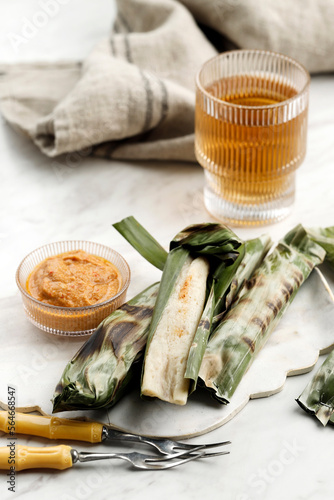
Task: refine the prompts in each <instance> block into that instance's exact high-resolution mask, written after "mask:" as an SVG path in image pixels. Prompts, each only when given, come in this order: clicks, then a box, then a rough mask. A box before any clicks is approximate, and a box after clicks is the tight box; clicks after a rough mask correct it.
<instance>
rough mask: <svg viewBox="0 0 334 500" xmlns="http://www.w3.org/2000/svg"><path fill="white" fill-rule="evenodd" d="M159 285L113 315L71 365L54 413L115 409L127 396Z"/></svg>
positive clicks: (58, 391)
mask: <svg viewBox="0 0 334 500" xmlns="http://www.w3.org/2000/svg"><path fill="white" fill-rule="evenodd" d="M158 289H159V283H156V284H154V285H151V286H150V287H149V288H147V289H146V290H144V291H143V292H141V293H139V294H138V295H137V296H136V297H134V298H133V299H131V300H130V301H129V302H127V303H126V304H123V305H122V306H121V307H120V308H119V309H117V310H116V311H114V312H113V313H111V314H110V315H109V316H108V317H107V318H106V319H105V320H104V321H102V323H101V324H100V325H99V326H98V327H97V329H96V331H95V332H94V334H93V335H92V336H91V337H90V338H89V339H88V340H87V342H85V344H83V346H82V347H81V349H80V350H79V351H78V352H77V354H76V355H75V356H74V357H73V359H72V360H71V361H70V362H69V363H68V364H67V366H66V367H65V370H64V372H63V374H62V377H61V380H60V382H59V383H58V385H57V387H56V391H55V394H54V402H53V411H54V412H59V411H67V410H86V409H97V408H104V407H110V406H113V405H114V404H115V403H116V402H117V401H118V399H119V398H120V397H121V396H122V395H123V394H124V392H125V390H126V389H127V387H128V384H129V383H130V382H131V379H132V376H133V375H134V373H136V370H135V367H136V361H137V360H138V359H139V358H140V357H141V356H142V354H143V352H144V349H145V344H146V340H147V335H148V331H149V325H150V322H151V318H152V313H153V307H154V304H155V301H156V298H157V294H158Z"/></svg>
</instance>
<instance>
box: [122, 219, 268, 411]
mask: <svg viewBox="0 0 334 500" xmlns="http://www.w3.org/2000/svg"><path fill="white" fill-rule="evenodd" d="M114 227H115V228H116V229H117V230H118V231H119V232H120V233H121V234H122V235H123V236H124V237H125V238H126V239H127V240H128V241H129V243H131V244H132V246H133V247H134V248H135V249H136V250H138V251H139V253H141V254H142V255H143V256H144V257H145V258H146V259H147V260H149V262H151V263H152V264H154V265H156V267H158V268H159V269H161V268H162V266H161V263H162V259H161V256H162V252H161V248H162V247H160V245H159V244H157V242H156V240H154V239H153V238H152V241H151V244H149V243H150V242H149V240H148V233H147V231H146V230H145V229H144V228H142V227H141V226H140V224H139V223H138V222H137V221H136V220H135V219H134V218H133V217H128V218H127V219H124V220H123V221H121V222H119V223H117V224H115V225H114ZM270 245H271V240H270V238H269V237H268V236H263V237H261V238H257V239H255V240H251V241H250V242H246V244H244V243H242V242H241V241H240V240H239V239H238V238H237V237H236V235H235V234H234V233H233V232H232V231H231V230H229V229H228V228H226V227H225V226H222V225H220V224H200V225H194V226H190V227H189V228H186V229H185V230H183V231H181V232H180V233H178V235H177V236H176V237H175V238H174V239H173V240H172V242H171V244H170V252H169V253H168V255H167V256H166V259H165V263H164V265H163V275H162V280H161V285H160V290H159V295H158V299H157V303H156V307H155V310H154V314H153V318H152V324H151V327H150V333H149V337H148V342H147V347H146V352H145V359H144V370H143V377H142V395H143V396H150V397H158V398H160V399H162V400H164V401H168V402H170V403H175V404H185V403H186V401H187V397H188V392H189V389H190V381H192V388H191V390H193V389H194V388H195V386H196V381H197V376H198V370H199V367H200V364H201V361H202V356H203V353H204V350H205V346H206V342H207V339H208V336H209V334H210V331H211V325H212V322H213V321H214V320H215V319H217V318H219V316H220V315H221V314H222V313H223V311H225V310H226V306H227V301H231V300H232V298H233V297H234V295H235V294H236V292H237V291H238V290H239V288H240V286H241V285H242V283H243V282H244V280H245V279H247V278H248V277H249V276H250V275H251V274H252V272H253V271H254V269H255V268H256V267H257V266H258V265H259V263H260V262H261V260H262V259H263V257H264V255H265V254H266V253H267V251H268V250H269V247H270ZM148 246H149V247H150V248H151V251H150V250H149V248H148ZM155 254H156V255H157V258H155Z"/></svg>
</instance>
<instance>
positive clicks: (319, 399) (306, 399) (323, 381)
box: [296, 351, 334, 426]
mask: <svg viewBox="0 0 334 500" xmlns="http://www.w3.org/2000/svg"><path fill="white" fill-rule="evenodd" d="M296 401H297V403H298V404H299V406H301V408H303V410H305V411H306V412H308V413H310V414H311V415H314V416H315V417H316V418H317V419H318V420H320V422H321V423H322V425H324V426H325V425H327V423H328V422H329V421H331V422H332V423H333V421H334V351H332V352H331V353H330V355H329V356H328V357H327V358H326V360H325V361H324V363H323V364H322V366H321V367H320V368H319V370H318V371H317V373H316V374H315V375H314V377H313V378H312V379H311V381H310V382H309V383H308V385H307V386H306V387H305V389H304V391H303V392H302V394H301V395H300V396H299V398H297V399H296Z"/></svg>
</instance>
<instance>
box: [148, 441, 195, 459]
mask: <svg viewBox="0 0 334 500" xmlns="http://www.w3.org/2000/svg"><path fill="white" fill-rule="evenodd" d="M204 446H205V445H200V446H196V447H195V448H194V449H193V450H191V451H192V453H191V454H190V453H189V450H182V451H179V452H177V453H170V454H169V455H163V456H160V457H152V456H150V457H149V458H148V460H149V461H150V462H164V461H168V460H173V459H174V458H178V457H189V456H195V457H196V456H197V455H196V454H195V453H194V455H193V452H196V451H202V450H203V449H204ZM201 456H202V455H201Z"/></svg>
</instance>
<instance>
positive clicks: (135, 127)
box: [0, 0, 334, 161]
mask: <svg viewBox="0 0 334 500" xmlns="http://www.w3.org/2000/svg"><path fill="white" fill-rule="evenodd" d="M117 7H118V12H117V17H116V19H115V22H114V26H113V29H112V32H111V35H110V37H109V38H108V39H104V40H102V41H101V42H100V43H99V44H98V45H97V46H96V47H95V48H94V50H93V51H92V52H91V54H90V55H89V56H88V57H87V59H86V60H85V61H84V63H83V64H81V63H77V62H73V63H59V64H47V63H46V64H28V65H24V64H21V65H10V66H8V65H7V66H2V67H0V110H1V112H2V114H3V116H4V117H5V119H6V120H7V121H8V122H9V123H10V124H12V125H13V126H14V127H15V128H17V129H19V130H21V131H22V132H24V133H25V134H27V135H28V136H29V137H30V138H31V139H32V140H33V141H34V143H35V144H36V145H37V146H38V147H39V148H40V150H41V151H43V152H44V153H45V154H46V155H48V156H50V157H56V156H58V155H61V154H66V153H71V152H73V151H79V152H80V151H82V152H83V154H85V155H87V154H94V155H97V156H102V157H106V158H117V159H160V160H167V159H168V160H185V161H194V160H195V156H194V146H193V141H194V135H193V133H194V106H195V94H194V87H195V83H194V79H195V75H196V73H197V71H198V70H199V68H200V67H201V65H202V64H203V63H204V62H205V61H206V60H207V59H209V58H210V57H213V56H214V55H215V54H216V53H217V48H216V47H215V46H214V45H213V44H212V43H211V41H210V40H214V41H215V43H216V44H218V47H219V50H226V49H227V48H230V47H234V46H235V47H240V48H261V49H270V50H275V51H278V52H282V53H285V54H287V55H290V56H292V57H294V58H296V59H298V60H299V61H300V62H302V63H304V64H305V65H306V66H307V68H308V69H309V70H310V71H330V70H334V36H333V34H332V26H333V24H334V4H333V3H332V2H327V1H326V0H294V2H291V1H290V0H281V1H280V2H277V1H276V0H266V1H265V2H264V1H262V2H259V1H258V0H211V1H210V2H207V1H206V0H180V1H176V0H117ZM197 22H198V23H200V26H206V27H208V28H210V29H209V31H207V30H206V28H204V31H203V30H202V29H201V28H200V27H199V25H198V24H197ZM213 30H214V31H213ZM204 33H206V34H204ZM212 35H214V36H212ZM220 35H221V36H220Z"/></svg>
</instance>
